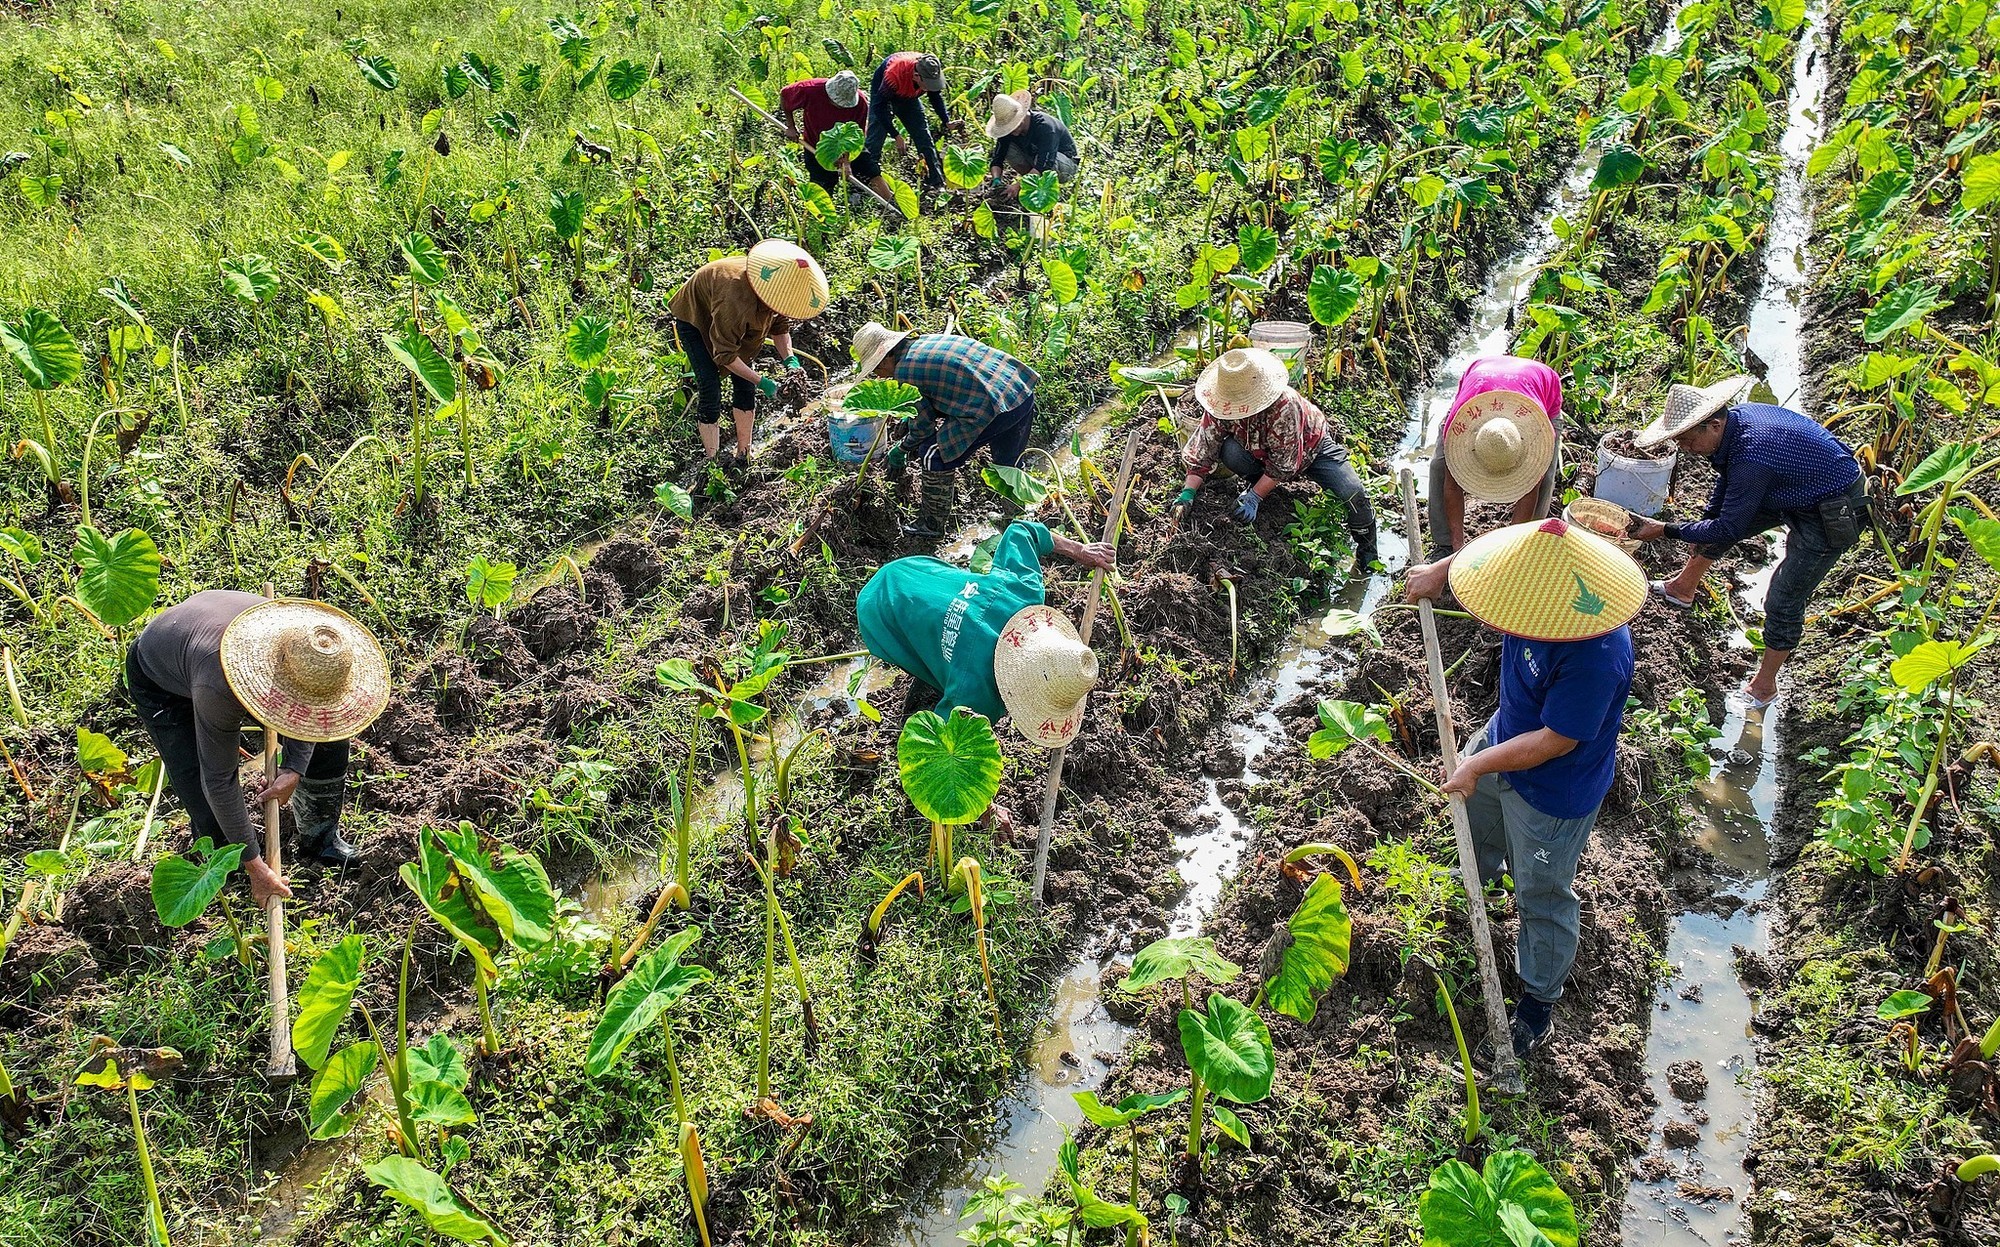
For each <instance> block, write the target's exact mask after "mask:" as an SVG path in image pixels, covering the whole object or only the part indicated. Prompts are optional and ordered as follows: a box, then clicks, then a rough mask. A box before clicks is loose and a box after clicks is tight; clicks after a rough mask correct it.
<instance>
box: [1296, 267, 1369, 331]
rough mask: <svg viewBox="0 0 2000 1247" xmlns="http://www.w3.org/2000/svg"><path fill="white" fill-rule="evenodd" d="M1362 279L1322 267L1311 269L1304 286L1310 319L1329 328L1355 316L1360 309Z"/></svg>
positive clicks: (1338, 270)
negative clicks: (1310, 314)
mask: <svg viewBox="0 0 2000 1247" xmlns="http://www.w3.org/2000/svg"><path fill="white" fill-rule="evenodd" d="M1361 290H1362V286H1361V279H1360V278H1359V277H1356V276H1355V275H1354V274H1353V273H1351V272H1349V271H1348V270H1346V269H1342V268H1335V267H1333V266H1332V265H1331V264H1322V265H1319V266H1318V267H1316V268H1314V269H1313V273H1312V278H1311V280H1310V281H1308V282H1307V284H1306V308H1307V310H1309V311H1311V312H1312V318H1313V319H1314V320H1316V321H1318V322H1319V323H1320V324H1322V325H1325V326H1327V327H1329V328H1331V327H1332V326H1334V325H1338V324H1341V323H1343V322H1344V321H1346V319H1347V318H1348V317H1350V316H1352V315H1354V309H1356V308H1358V307H1360V306H1361Z"/></svg>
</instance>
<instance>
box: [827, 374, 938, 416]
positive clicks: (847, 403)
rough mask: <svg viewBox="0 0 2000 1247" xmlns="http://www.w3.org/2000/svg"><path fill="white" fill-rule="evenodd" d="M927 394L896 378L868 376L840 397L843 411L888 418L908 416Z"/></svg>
mask: <svg viewBox="0 0 2000 1247" xmlns="http://www.w3.org/2000/svg"><path fill="white" fill-rule="evenodd" d="M923 398H924V392H923V391H922V390H919V389H918V388H917V387H916V386H914V385H911V384H910V383H909V382H907V381H898V380H896V379H895V378H894V377H869V378H867V379H866V380H863V381H857V382H855V383H854V385H852V386H851V387H849V388H848V391H847V393H845V394H842V395H841V396H840V409H841V410H842V411H848V412H875V413H877V414H880V415H885V416H896V415H907V414H909V413H910V412H913V411H915V410H916V409H917V404H919V403H921V402H922V401H923Z"/></svg>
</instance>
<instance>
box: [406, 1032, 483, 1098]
mask: <svg viewBox="0 0 2000 1247" xmlns="http://www.w3.org/2000/svg"><path fill="white" fill-rule="evenodd" d="M404 1059H405V1060H406V1061H407V1062H408V1063H409V1066H410V1081H411V1082H413V1083H419V1082H441V1083H443V1084H444V1085H445V1086H447V1087H456V1088H457V1089H458V1090H460V1091H463V1090H465V1086H466V1084H467V1083H469V1082H471V1081H472V1071H471V1070H470V1069H468V1068H466V1064H465V1054H463V1053H461V1052H460V1051H459V1050H458V1045H457V1044H455V1043H453V1042H452V1041H451V1036H449V1035H432V1036H431V1037H430V1040H429V1042H427V1043H425V1044H424V1046H423V1047H421V1048H412V1049H410V1050H409V1052H408V1054H407V1055H406V1056H405V1057H404Z"/></svg>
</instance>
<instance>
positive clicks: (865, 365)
mask: <svg viewBox="0 0 2000 1247" xmlns="http://www.w3.org/2000/svg"><path fill="white" fill-rule="evenodd" d="M909 336H910V334H909V331H908V330H905V329H891V328H889V326H887V325H885V324H883V323H882V322H880V321H875V320H871V321H869V322H868V323H867V324H865V325H863V326H861V328H859V329H857V330H855V331H854V373H855V375H856V376H860V377H872V376H874V375H875V370H876V369H877V368H880V367H881V366H882V361H883V360H884V359H885V358H887V357H888V354H889V352H891V351H893V350H895V349H896V344H897V343H898V342H901V341H902V340H903V339H904V338H907V337H909Z"/></svg>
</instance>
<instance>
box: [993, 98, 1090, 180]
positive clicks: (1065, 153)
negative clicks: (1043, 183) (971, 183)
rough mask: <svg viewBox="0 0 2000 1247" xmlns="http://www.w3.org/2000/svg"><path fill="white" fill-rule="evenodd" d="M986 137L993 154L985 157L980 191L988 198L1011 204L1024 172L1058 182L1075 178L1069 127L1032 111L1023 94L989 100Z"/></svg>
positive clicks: (1075, 159) (1073, 146) (1040, 111)
mask: <svg viewBox="0 0 2000 1247" xmlns="http://www.w3.org/2000/svg"><path fill="white" fill-rule="evenodd" d="M986 137H987V138H989V139H992V140H993V154H992V155H991V156H989V157H987V160H986V166H987V169H988V170H989V173H988V175H987V180H986V185H985V186H983V187H981V188H980V189H981V191H982V192H983V193H984V194H985V195H986V196H987V197H988V198H989V199H995V200H999V201H1001V202H1004V203H1013V202H1015V201H1016V200H1017V199H1019V198H1020V194H1021V189H1020V187H1021V183H1020V177H1021V175H1022V174H1024V173H1053V174H1055V175H1056V179H1057V180H1058V181H1060V182H1068V181H1070V180H1071V179H1073V178H1075V177H1076V168H1077V155H1076V140H1075V139H1073V138H1071V137H1070V133H1069V127H1068V126H1066V125H1064V124H1063V123H1062V122H1061V121H1060V120H1058V119H1057V118H1056V116H1055V114H1053V113H1046V112H1043V111H1042V110H1041V109H1039V108H1036V107H1035V106H1034V100H1033V97H1032V96H1030V95H1029V94H1028V92H1026V91H1015V92H1013V93H1011V94H1004V95H996V96H994V97H993V112H992V115H990V116H989V117H987V119H986Z"/></svg>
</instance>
